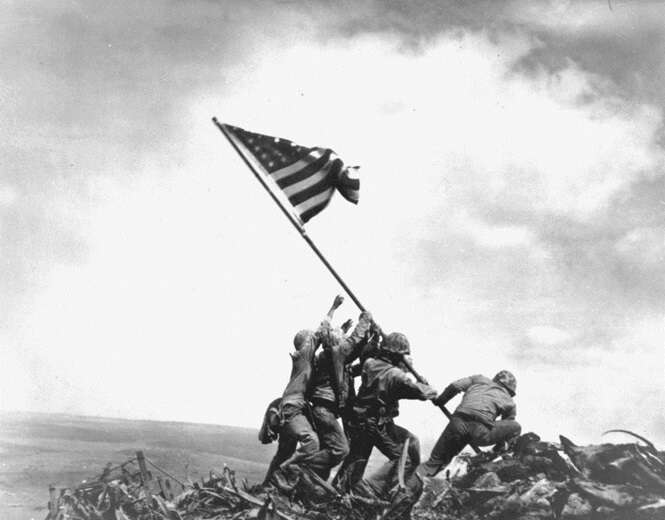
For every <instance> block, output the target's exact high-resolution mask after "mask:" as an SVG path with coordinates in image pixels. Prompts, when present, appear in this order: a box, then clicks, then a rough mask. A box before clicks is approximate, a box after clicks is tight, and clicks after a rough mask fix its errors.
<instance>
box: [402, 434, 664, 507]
mask: <svg viewBox="0 0 665 520" xmlns="http://www.w3.org/2000/svg"><path fill="white" fill-rule="evenodd" d="M560 441H561V442H560V443H556V444H555V443H550V442H543V441H541V440H540V438H539V437H538V436H537V435H535V434H533V433H528V434H525V435H522V436H521V437H519V438H518V439H517V441H516V442H515V443H514V444H513V445H512V446H511V447H510V449H507V450H506V451H504V452H503V453H494V452H485V453H481V454H479V455H474V456H471V455H466V454H464V455H461V456H459V457H458V460H457V463H456V465H455V467H452V469H451V470H450V471H451V474H449V475H448V480H447V481H446V482H438V483H437V482H436V481H433V482H432V483H430V485H428V486H426V488H425V493H424V495H423V497H422V498H421V500H420V502H419V504H418V505H417V506H416V508H415V509H414V512H413V516H414V518H418V519H419V520H425V519H435V518H436V519H441V520H452V519H455V520H476V519H481V518H482V519H498V520H536V519H545V518H547V519H552V518H554V519H578V520H584V519H589V520H590V519H600V518H603V519H612V520H655V519H663V518H665V453H663V452H660V453H659V452H658V451H657V450H656V449H655V448H654V446H653V445H652V444H651V443H649V442H648V441H647V445H646V446H641V445H638V444H601V445H592V446H577V445H575V444H574V443H573V442H572V441H570V440H569V439H567V438H566V437H563V436H561V437H560ZM451 466H453V465H451Z"/></svg>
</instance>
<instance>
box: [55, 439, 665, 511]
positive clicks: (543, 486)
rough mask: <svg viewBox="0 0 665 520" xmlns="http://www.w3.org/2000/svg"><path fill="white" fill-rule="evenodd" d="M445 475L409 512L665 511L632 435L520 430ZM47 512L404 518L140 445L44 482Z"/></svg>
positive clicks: (658, 484) (661, 460) (657, 466)
mask: <svg viewBox="0 0 665 520" xmlns="http://www.w3.org/2000/svg"><path fill="white" fill-rule="evenodd" d="M445 477H446V478H445V479H432V480H427V481H426V482H424V492H423V494H422V496H421V497H420V500H419V502H418V503H417V504H416V506H415V507H414V509H413V511H412V512H411V518H413V519H415V520H426V519H427V520H429V519H441V520H452V519H459V520H476V519H498V520H504V519H505V520H508V519H515V520H535V519H573V518H574V519H580V520H584V519H589V520H591V519H594V520H595V519H600V518H602V519H614V520H655V519H663V518H665V453H664V452H659V451H658V450H656V448H655V447H654V446H653V445H652V444H651V443H649V442H648V441H645V440H644V439H642V442H640V443H630V444H601V445H591V446H577V445H575V444H574V443H573V442H572V441H570V440H569V439H567V438H565V437H563V436H562V437H560V442H558V443H552V442H544V441H541V440H540V438H539V437H538V436H537V435H535V434H533V433H528V434H525V435H523V436H521V437H520V438H519V439H518V440H517V442H515V443H513V444H512V445H511V446H509V447H506V449H505V450H503V451H502V452H499V453H497V452H494V451H492V452H485V453H482V454H479V455H473V456H471V455H461V456H460V457H458V459H457V460H456V461H455V462H454V463H453V464H451V465H450V466H449V468H448V470H447V472H446V475H445ZM51 493H52V495H51V501H50V504H49V508H50V509H49V514H48V516H47V519H48V520H56V519H57V520H60V519H63V520H64V519H65V518H71V519H74V518H78V519H82V520H98V519H99V520H153V519H169V520H199V519H219V520H227V519H228V520H231V519H233V520H246V519H269V520H270V519H273V520H276V519H284V520H287V519H292V520H303V519H309V520H324V519H350V520H363V519H383V520H392V519H395V520H396V519H399V518H408V512H405V510H404V509H405V508H404V503H403V502H401V501H400V500H399V496H400V493H401V491H400V489H399V486H396V487H395V489H394V490H393V494H392V496H391V497H377V496H371V495H368V494H365V493H350V494H345V495H340V494H339V493H338V492H337V491H336V490H335V489H334V488H332V487H331V486H330V485H329V484H327V483H325V482H323V481H321V480H320V479H318V478H317V477H316V475H313V474H310V473H309V472H307V471H304V472H302V473H301V475H300V477H299V479H298V480H297V484H296V485H295V486H294V487H293V489H292V490H291V491H289V492H288V493H284V492H280V491H278V490H277V489H275V488H273V487H270V486H269V487H261V486H256V485H254V486H252V485H250V484H249V483H248V482H247V481H239V480H238V478H237V477H236V475H235V473H234V471H233V470H232V469H230V468H229V467H225V468H224V470H223V471H222V472H220V473H214V472H211V473H210V475H208V476H207V477H206V478H203V479H201V480H200V481H196V482H194V481H191V480H188V481H187V482H180V481H178V480H177V479H176V478H175V477H173V476H172V475H168V474H166V473H165V472H163V471H162V470H161V468H160V467H158V466H156V465H155V464H154V463H153V462H152V461H151V460H150V459H149V458H147V457H144V456H143V454H142V453H140V452H139V453H138V454H137V457H136V458H133V459H131V460H129V461H126V462H125V463H123V464H121V465H119V466H116V467H112V466H107V467H106V468H104V469H103V471H102V472H101V473H100V474H99V475H97V476H95V477H94V478H92V479H88V480H87V481H84V482H82V483H80V484H78V485H77V486H74V487H72V488H67V489H60V490H56V489H53V490H52V492H51Z"/></svg>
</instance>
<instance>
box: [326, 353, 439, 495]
mask: <svg viewBox="0 0 665 520" xmlns="http://www.w3.org/2000/svg"><path fill="white" fill-rule="evenodd" d="M431 392H432V389H431V388H430V387H429V386H427V385H423V384H421V383H417V382H414V381H413V380H411V379H410V378H409V377H408V375H407V374H406V373H405V372H404V371H403V370H402V369H400V368H398V367H396V366H395V365H394V364H392V363H390V362H389V361H386V360H384V359H381V358H369V359H368V360H367V361H365V363H364V364H363V368H362V384H361V386H360V389H359V391H358V396H357V398H356V400H355V404H354V407H353V410H354V418H353V420H352V423H351V426H352V427H351V431H350V433H351V436H350V437H351V439H350V440H351V447H350V453H349V456H348V457H347V458H346V459H345V461H344V464H343V466H342V468H341V469H340V471H339V474H338V478H337V479H336V481H337V483H338V485H339V486H340V487H343V488H347V489H349V488H350V487H352V486H353V485H354V484H356V483H357V482H358V481H360V479H361V478H362V476H363V473H364V471H365V466H366V464H367V459H369V456H370V454H371V452H372V449H373V448H374V447H376V448H378V450H379V451H380V452H381V453H382V454H383V455H385V456H386V457H387V458H388V464H387V465H386V466H385V467H384V471H383V472H381V471H380V472H379V473H383V477H382V478H379V479H375V482H379V481H381V482H384V483H387V482H389V481H393V480H394V477H395V469H396V465H395V464H394V462H395V461H396V460H398V459H399V458H400V456H401V454H402V450H403V448H404V443H405V441H406V440H407V439H409V449H408V456H407V460H406V466H405V479H409V477H410V476H411V474H412V473H413V472H414V471H415V469H416V467H417V466H418V464H419V463H420V444H419V442H418V439H417V437H416V436H415V435H413V434H412V433H411V432H409V431H408V430H407V429H406V428H402V427H401V426H398V425H397V424H395V423H394V421H393V419H394V418H395V417H396V416H397V415H398V414H399V400H400V399H419V400H423V401H424V400H426V399H428V398H429V394H430V393H431ZM375 487H382V486H381V485H378V484H375ZM375 491H376V492H377V493H378V494H380V493H381V491H380V490H379V489H375Z"/></svg>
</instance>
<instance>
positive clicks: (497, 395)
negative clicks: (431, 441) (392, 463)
mask: <svg viewBox="0 0 665 520" xmlns="http://www.w3.org/2000/svg"><path fill="white" fill-rule="evenodd" d="M516 389H517V380H516V379H515V376H514V375H513V374H512V373H510V372H509V371H508V370H501V371H500V372H499V373H497V374H496V375H495V376H494V378H493V379H490V378H489V377H486V376H483V375H480V374H478V375H473V376H469V377H464V378H462V379H459V380H457V381H454V382H453V383H451V384H450V385H448V386H447V387H446V389H445V390H444V391H443V392H442V393H441V395H440V396H439V397H437V398H436V399H435V400H434V403H435V404H440V405H445V404H446V403H447V402H448V401H449V400H450V399H452V398H453V397H454V396H456V395H457V394H459V393H460V392H464V397H463V398H462V402H461V403H460V404H459V406H458V407H457V409H456V410H455V412H454V413H453V416H452V419H451V420H450V422H449V423H448V425H447V426H446V428H445V429H444V430H443V433H442V434H441V436H440V437H439V440H438V441H437V442H436V444H435V445H434V448H433V449H432V454H431V455H430V457H429V459H428V460H427V462H425V463H423V465H422V466H421V468H420V469H419V470H418V471H419V472H420V473H421V474H422V475H424V476H427V477H433V476H434V475H436V474H437V473H439V471H441V470H442V469H444V468H445V467H446V466H447V465H448V464H449V463H450V461H451V460H452V459H453V457H455V456H456V455H457V454H458V453H459V452H460V451H462V450H463V449H464V447H465V446H466V445H467V444H469V443H472V444H475V445H476V446H490V445H492V444H494V445H496V447H497V448H499V449H500V448H502V445H503V444H505V443H506V442H508V441H510V440H512V439H514V438H516V437H517V436H519V434H520V432H521V430H522V427H521V426H520V424H519V423H518V422H517V421H516V420H515V416H516V407H515V402H514V401H513V397H514V396H515V391H516ZM499 416H501V419H502V420H499V421H497V420H496V419H497V417H499Z"/></svg>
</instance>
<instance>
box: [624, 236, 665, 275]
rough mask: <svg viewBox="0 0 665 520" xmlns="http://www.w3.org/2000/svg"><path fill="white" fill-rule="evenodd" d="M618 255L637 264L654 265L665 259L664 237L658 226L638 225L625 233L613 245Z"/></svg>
mask: <svg viewBox="0 0 665 520" xmlns="http://www.w3.org/2000/svg"><path fill="white" fill-rule="evenodd" d="M615 247H616V250H617V251H618V252H619V254H620V255H622V256H624V257H625V258H628V259H630V260H631V261H633V262H636V263H638V264H643V265H647V266H655V265H658V264H661V265H662V263H663V260H665V237H663V229H662V228H659V227H640V228H636V229H632V230H631V231H629V232H628V233H626V234H625V235H624V236H623V237H621V239H620V240H619V241H618V242H617V243H616V245H615Z"/></svg>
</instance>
